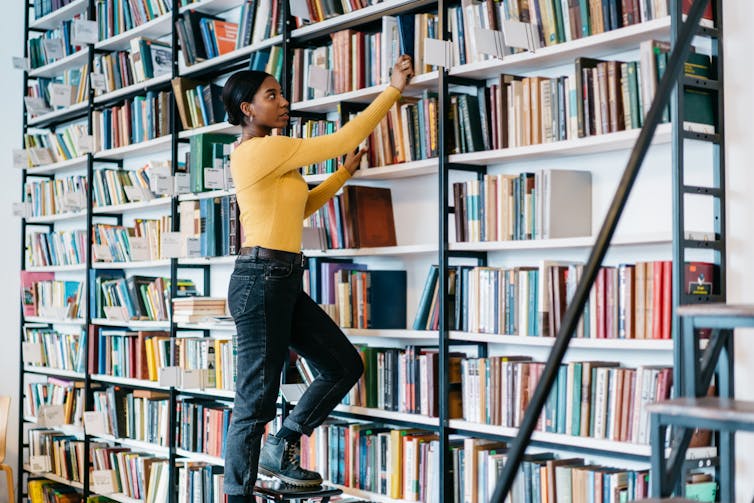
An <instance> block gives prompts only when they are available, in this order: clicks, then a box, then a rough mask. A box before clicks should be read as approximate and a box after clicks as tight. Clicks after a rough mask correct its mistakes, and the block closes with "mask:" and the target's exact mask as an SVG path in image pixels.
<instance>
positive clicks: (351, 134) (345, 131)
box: [230, 86, 400, 252]
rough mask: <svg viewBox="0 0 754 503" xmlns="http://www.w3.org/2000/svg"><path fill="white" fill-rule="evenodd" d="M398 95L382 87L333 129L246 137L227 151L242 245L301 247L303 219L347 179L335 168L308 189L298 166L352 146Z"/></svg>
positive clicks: (369, 130) (354, 145)
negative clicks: (322, 133)
mask: <svg viewBox="0 0 754 503" xmlns="http://www.w3.org/2000/svg"><path fill="white" fill-rule="evenodd" d="M399 97H400V91H398V89H396V88H395V87H392V86H388V88H387V89H386V90H385V91H383V92H382V94H380V95H379V96H378V97H377V98H376V99H375V100H374V101H373V102H372V104H371V105H369V107H367V108H366V110H364V111H363V112H362V113H360V114H359V115H358V116H357V117H355V118H354V119H352V120H350V121H349V122H348V123H346V124H345V125H344V126H343V127H342V128H341V129H340V130H339V131H338V132H336V133H333V134H329V135H325V136H319V137H317V138H309V139H301V138H289V137H287V136H264V137H257V138H250V139H248V140H246V141H244V142H243V143H241V144H240V145H239V146H238V147H237V148H236V149H235V150H234V151H233V154H232V155H231V158H230V170H231V174H232V175H233V183H234V184H235V186H236V198H237V200H238V208H239V210H240V213H241V225H243V229H244V233H245V236H246V237H245V239H244V243H243V245H244V246H262V247H264V248H272V249H275V250H285V251H290V252H299V251H301V235H302V233H303V230H302V229H303V220H304V218H306V217H308V216H309V215H311V214H312V213H314V212H315V211H316V210H317V209H318V208H320V207H321V206H322V205H323V204H325V203H326V202H327V201H328V200H329V199H330V198H331V197H332V196H333V195H335V193H336V192H337V191H338V190H339V189H340V188H341V187H342V186H343V184H344V183H346V180H348V178H350V176H351V175H350V174H349V173H348V171H347V170H346V169H345V168H343V167H341V168H340V169H339V170H338V171H336V172H335V173H333V174H332V175H330V176H329V177H328V178H327V179H326V180H325V181H324V182H322V183H321V184H319V185H318V186H317V187H316V188H314V189H312V190H309V187H308V186H307V184H306V181H304V177H302V176H301V173H300V172H299V171H298V168H300V167H302V166H306V165H308V164H313V163H317V162H322V161H325V160H327V159H331V158H333V157H337V156H340V155H343V154H346V153H347V152H350V151H353V150H354V149H355V148H356V147H357V146H358V145H359V144H360V143H361V142H362V141H363V140H364V138H366V137H367V136H368V135H369V133H371V132H372V130H373V129H374V128H375V127H376V126H377V124H379V122H380V121H381V120H382V118H383V117H384V116H385V115H386V114H387V112H388V111H389V110H390V107H391V106H393V104H394V103H395V102H396V101H397V100H398V98H399Z"/></svg>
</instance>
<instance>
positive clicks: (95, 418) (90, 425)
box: [84, 410, 108, 435]
mask: <svg viewBox="0 0 754 503" xmlns="http://www.w3.org/2000/svg"><path fill="white" fill-rule="evenodd" d="M84 431H85V432H86V434H87V435H107V434H108V432H107V416H105V413H104V412H98V411H93V410H91V411H86V412H84Z"/></svg>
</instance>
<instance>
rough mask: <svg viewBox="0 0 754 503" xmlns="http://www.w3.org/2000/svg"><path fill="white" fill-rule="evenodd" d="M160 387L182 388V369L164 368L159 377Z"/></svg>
mask: <svg viewBox="0 0 754 503" xmlns="http://www.w3.org/2000/svg"><path fill="white" fill-rule="evenodd" d="M158 382H159V384H160V386H165V387H168V388H169V387H171V386H172V387H174V388H178V387H180V386H181V367H162V368H161V369H160V373H159V376H158Z"/></svg>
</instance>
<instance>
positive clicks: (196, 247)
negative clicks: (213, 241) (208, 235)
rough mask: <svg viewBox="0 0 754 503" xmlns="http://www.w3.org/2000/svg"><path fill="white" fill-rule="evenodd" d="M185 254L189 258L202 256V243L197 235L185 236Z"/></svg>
mask: <svg viewBox="0 0 754 503" xmlns="http://www.w3.org/2000/svg"><path fill="white" fill-rule="evenodd" d="M186 256H187V257H189V258H196V257H201V256H202V243H201V240H200V239H199V238H198V237H194V236H188V237H187V238H186Z"/></svg>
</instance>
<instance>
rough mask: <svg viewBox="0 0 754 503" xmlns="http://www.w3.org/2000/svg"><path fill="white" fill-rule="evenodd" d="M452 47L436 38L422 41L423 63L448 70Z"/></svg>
mask: <svg viewBox="0 0 754 503" xmlns="http://www.w3.org/2000/svg"><path fill="white" fill-rule="evenodd" d="M452 55H453V46H452V45H451V42H447V41H445V40H437V39H436V38H425V39H424V62H425V63H426V64H428V65H434V66H441V67H444V68H450V66H451V65H452V61H453V60H452Z"/></svg>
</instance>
